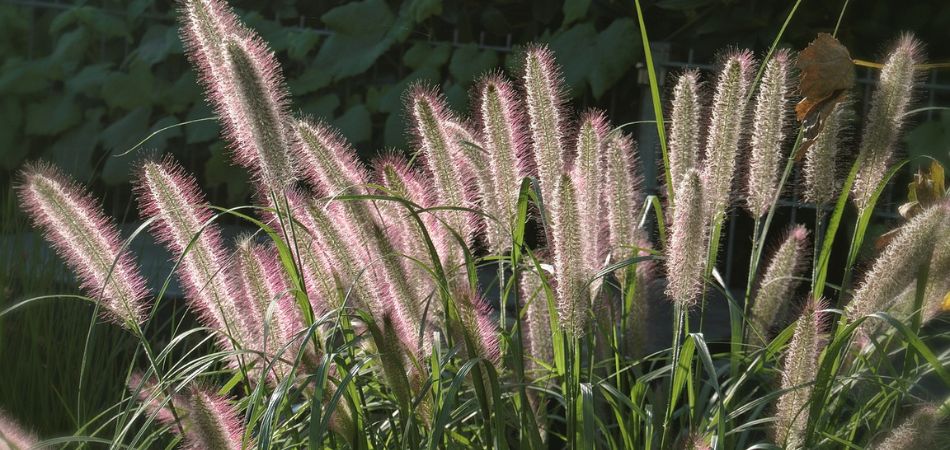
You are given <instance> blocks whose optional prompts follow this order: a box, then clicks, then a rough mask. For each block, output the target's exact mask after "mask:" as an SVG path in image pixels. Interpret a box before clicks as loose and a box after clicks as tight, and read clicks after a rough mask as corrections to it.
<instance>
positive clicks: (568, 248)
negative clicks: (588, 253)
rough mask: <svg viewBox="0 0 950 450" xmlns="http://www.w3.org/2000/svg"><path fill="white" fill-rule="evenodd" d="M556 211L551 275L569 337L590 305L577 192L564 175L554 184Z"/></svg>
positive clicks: (581, 327) (577, 331)
mask: <svg viewBox="0 0 950 450" xmlns="http://www.w3.org/2000/svg"><path fill="white" fill-rule="evenodd" d="M557 196H558V201H557V209H554V210H553V211H552V212H553V214H552V218H551V225H552V227H553V231H552V234H553V235H554V272H555V275H556V278H557V299H558V316H559V318H560V324H561V327H562V328H564V330H566V331H567V332H568V334H571V335H573V336H580V335H581V334H582V333H583V331H584V324H585V322H586V319H587V308H588V306H589V304H590V298H589V292H588V289H587V287H586V284H587V281H588V277H587V274H586V273H585V272H586V271H585V270H584V259H583V257H584V255H583V252H582V246H581V242H580V236H581V233H580V226H581V224H580V217H579V214H578V204H577V191H576V189H575V187H574V183H573V180H571V177H570V176H568V175H567V174H564V175H562V176H561V181H560V182H559V183H558V185H557Z"/></svg>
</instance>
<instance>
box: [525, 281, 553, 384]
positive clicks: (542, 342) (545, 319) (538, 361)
mask: <svg viewBox="0 0 950 450" xmlns="http://www.w3.org/2000/svg"><path fill="white" fill-rule="evenodd" d="M521 274H522V278H521V280H520V281H521V298H522V300H523V302H524V303H525V306H524V308H525V312H524V319H525V320H524V321H523V322H521V324H522V327H523V328H522V333H521V336H522V338H521V339H522V342H523V343H524V355H525V372H526V373H527V375H528V376H529V377H530V378H535V377H539V376H541V375H543V374H542V373H541V372H542V369H543V367H544V366H545V365H547V366H553V365H554V342H553V338H552V331H551V316H550V309H549V308H548V297H547V293H546V291H545V289H544V287H543V286H542V284H541V276H540V275H538V274H537V273H536V272H532V271H524V272H521Z"/></svg>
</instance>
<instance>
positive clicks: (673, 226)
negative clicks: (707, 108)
mask: <svg viewBox="0 0 950 450" xmlns="http://www.w3.org/2000/svg"><path fill="white" fill-rule="evenodd" d="M675 195H676V206H675V207H674V208H673V222H672V223H670V245H669V251H668V255H667V259H666V278H667V280H668V283H669V284H668V285H667V288H666V295H668V296H669V297H670V300H672V301H673V302H674V303H676V304H679V305H680V306H681V307H683V308H684V309H686V308H689V307H690V306H693V304H694V303H696V299H697V297H698V296H699V294H700V292H702V287H703V269H704V268H705V265H706V263H705V261H706V255H705V253H706V236H707V234H708V230H707V229H706V221H705V210H704V204H705V203H704V201H703V185H702V180H701V179H700V176H699V172H697V171H696V170H695V169H692V170H689V171H687V172H686V174H685V175H684V176H683V180H682V183H681V184H680V188H679V189H678V190H677V191H676V194H675Z"/></svg>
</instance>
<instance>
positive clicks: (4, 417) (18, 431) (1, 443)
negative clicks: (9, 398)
mask: <svg viewBox="0 0 950 450" xmlns="http://www.w3.org/2000/svg"><path fill="white" fill-rule="evenodd" d="M38 442H39V438H37V437H36V434H34V433H33V432H32V431H28V430H27V429H25V428H23V426H21V425H20V424H18V423H17V422H16V421H15V420H13V418H12V417H11V416H10V415H9V414H8V413H6V412H5V411H3V410H2V409H0V447H2V448H9V449H10V450H27V449H31V448H35V446H36V444H37V443H38Z"/></svg>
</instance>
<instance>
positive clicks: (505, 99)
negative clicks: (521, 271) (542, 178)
mask: <svg viewBox="0 0 950 450" xmlns="http://www.w3.org/2000/svg"><path fill="white" fill-rule="evenodd" d="M479 86H480V87H479V90H478V92H479V96H478V102H477V104H478V108H477V113H478V122H479V124H480V128H481V134H482V141H483V142H482V144H483V145H484V150H485V152H486V153H487V154H488V162H489V165H490V168H491V183H492V191H493V192H494V193H495V197H494V198H483V199H482V204H483V207H485V208H488V207H490V208H491V209H492V210H493V211H495V214H497V219H498V220H499V221H500V222H501V223H502V225H503V226H504V227H503V228H500V227H497V226H494V227H493V226H492V225H489V226H488V230H487V231H488V241H489V247H490V249H489V250H490V251H491V252H493V253H498V254H500V253H502V252H504V251H505V250H507V248H508V247H509V246H510V245H511V233H512V230H513V229H514V226H515V224H514V222H513V221H514V220H515V217H516V216H517V214H518V211H517V207H518V195H519V193H520V188H521V180H522V179H523V178H524V177H526V176H528V175H529V173H530V169H529V167H528V166H529V164H530V161H528V160H529V159H530V155H529V154H530V151H531V148H530V146H529V145H528V140H527V132H526V130H525V115H524V111H523V110H522V108H521V100H520V99H519V97H518V94H517V93H516V92H515V90H514V88H512V86H511V83H509V82H508V80H507V79H505V78H504V77H503V76H501V75H500V74H493V75H489V76H487V77H485V78H484V79H483V80H482V81H481V83H480V84H479Z"/></svg>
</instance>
